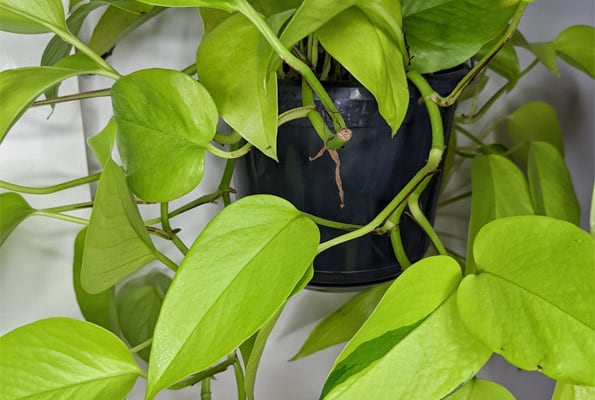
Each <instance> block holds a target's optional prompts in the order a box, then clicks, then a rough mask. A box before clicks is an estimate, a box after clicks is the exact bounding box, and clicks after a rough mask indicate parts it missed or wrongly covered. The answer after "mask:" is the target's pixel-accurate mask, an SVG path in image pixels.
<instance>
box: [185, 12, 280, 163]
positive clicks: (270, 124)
mask: <svg viewBox="0 0 595 400" xmlns="http://www.w3.org/2000/svg"><path fill="white" fill-rule="evenodd" d="M259 41H260V33H259V32H258V30H257V29H256V27H254V25H252V23H251V22H250V21H249V20H248V19H246V18H245V17H243V16H242V15H241V14H236V15H233V16H231V17H229V18H228V19H226V20H225V21H223V22H222V23H221V24H220V25H219V26H217V28H216V29H215V30H214V31H213V32H211V33H210V34H209V35H207V36H206V37H205V38H204V39H203V41H202V43H201V44H200V46H199V48H198V51H197V53H196V67H197V70H198V76H199V77H200V81H201V82H202V83H203V84H204V85H205V87H206V88H207V89H208V90H209V92H210V93H211V94H212V96H213V100H214V101H215V104H217V108H218V109H219V113H220V114H221V117H222V118H223V119H224V120H225V122H227V123H228V124H229V125H230V126H231V127H232V128H233V129H234V130H235V131H237V132H238V133H239V134H240V135H242V137H243V138H244V139H246V140H247V141H248V142H250V143H252V144H253V145H254V146H255V147H256V148H258V149H259V150H260V151H262V152H263V153H264V154H266V155H268V156H269V157H271V158H274V159H276V158H277V139H276V138H277V77H276V75H275V74H274V73H271V74H268V75H267V74H266V71H265V69H266V67H267V66H266V65H265V64H264V63H259V62H258V53H259V52H258V47H259ZM263 45H264V44H263ZM237 60H242V62H241V63H238V62H237ZM265 76H266V79H265V80H266V84H264V83H263V80H262V79H259V77H265ZM265 86H266V87H265Z"/></svg>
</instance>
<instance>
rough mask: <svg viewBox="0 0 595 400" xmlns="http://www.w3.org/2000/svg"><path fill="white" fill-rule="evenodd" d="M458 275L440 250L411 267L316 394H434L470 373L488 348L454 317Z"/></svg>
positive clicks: (446, 390) (444, 392)
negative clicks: (437, 377) (437, 254)
mask: <svg viewBox="0 0 595 400" xmlns="http://www.w3.org/2000/svg"><path fill="white" fill-rule="evenodd" d="M460 279H461V269H460V267H459V265H458V264H457V263H456V262H455V261H454V260H453V259H452V258H449V257H445V256H437V257H430V258H426V259H423V260H422V261H419V262H417V263H416V264H414V265H412V266H411V267H409V268H408V269H407V270H406V271H405V272H404V273H403V274H402V275H401V276H400V277H399V278H397V280H396V281H395V282H394V283H393V284H392V285H391V287H390V288H389V289H388V290H387V291H386V293H385V295H384V297H383V298H382V300H381V301H380V303H379V304H378V307H377V308H376V309H375V310H374V312H373V313H372V315H371V316H370V318H369V319H368V320H367V321H366V323H365V324H364V326H362V328H361V329H360V330H359V331H358V333H357V334H356V335H355V336H354V338H353V339H352V340H351V341H350V342H349V343H348V344H347V346H346V347H345V349H344V350H343V351H342V352H341V354H340V355H339V357H338V358H337V361H336V362H335V365H334V366H333V369H332V370H331V372H330V374H329V377H328V378H327V381H326V383H325V386H324V388H323V393H322V396H321V397H322V398H324V399H325V400H328V399H362V398H373V399H378V400H383V399H387V400H388V399H439V398H443V397H444V396H446V395H447V394H449V393H450V392H452V391H453V390H454V389H455V388H457V387H458V386H459V385H460V384H461V383H462V382H465V381H467V380H468V379H469V377H471V376H473V375H475V373H476V372H477V371H478V370H479V368H481V366H482V365H483V364H484V363H485V362H486V361H487V360H488V358H489V356H490V351H489V350H488V349H487V348H485V347H484V346H483V345H482V344H480V343H479V342H477V341H476V340H475V339H474V338H473V337H472V336H471V335H470V333H468V331H467V330H466V329H465V327H464V326H463V324H462V322H461V321H460V320H459V317H458V314H457V309H456V301H455V300H456V297H455V296H454V293H455V289H456V287H457V285H458V284H459V282H460ZM420 352H421V354H420ZM436 370H439V371H441V377H440V378H441V379H440V380H438V381H437V380H436V379H435V371H436ZM383 383H384V384H383Z"/></svg>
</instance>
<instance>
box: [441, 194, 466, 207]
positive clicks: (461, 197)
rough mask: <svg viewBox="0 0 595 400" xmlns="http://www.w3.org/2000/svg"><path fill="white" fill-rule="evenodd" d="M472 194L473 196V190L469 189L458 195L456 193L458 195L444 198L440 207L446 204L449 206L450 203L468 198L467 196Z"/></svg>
mask: <svg viewBox="0 0 595 400" xmlns="http://www.w3.org/2000/svg"><path fill="white" fill-rule="evenodd" d="M470 196H471V191H468V192H465V193H461V194H458V195H456V196H453V197H451V198H449V199H446V200H442V201H440V202H439V203H438V207H446V206H448V205H450V204H452V203H456V202H457V201H460V200H463V199H466V198H468V197H470Z"/></svg>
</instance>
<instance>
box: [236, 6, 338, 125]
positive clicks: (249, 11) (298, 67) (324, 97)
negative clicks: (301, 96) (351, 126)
mask: <svg viewBox="0 0 595 400" xmlns="http://www.w3.org/2000/svg"><path fill="white" fill-rule="evenodd" d="M237 9H238V11H240V12H241V13H242V14H244V16H246V18H248V19H249V20H250V21H251V22H252V23H253V24H254V25H255V26H256V28H257V29H258V30H259V31H260V33H261V34H262V35H263V36H264V38H265V39H266V41H267V42H268V43H269V44H270V45H271V47H272V48H273V50H274V51H275V52H276V53H277V54H278V55H279V57H281V59H282V60H283V61H285V63H287V65H289V66H290V67H291V68H293V69H294V70H295V71H297V72H299V73H300V75H302V77H303V78H304V79H305V80H306V82H308V85H310V87H311V88H312V90H313V91H314V93H316V95H317V96H318V98H319V99H320V102H321V103H322V105H323V106H324V108H325V109H326V111H327V112H328V114H329V116H330V117H331V119H332V121H333V125H334V126H335V129H336V130H337V131H340V130H341V129H346V128H347V126H346V125H345V121H344V120H343V117H342V116H341V113H339V111H338V110H337V107H336V106H335V103H333V101H332V100H331V98H330V96H329V95H328V93H327V92H326V90H325V89H324V87H322V84H321V83H320V81H319V80H318V78H316V75H315V74H314V72H313V71H312V70H311V69H310V67H308V66H307V65H306V64H305V63H304V62H302V61H301V60H300V59H298V58H297V57H296V56H294V55H293V54H292V53H291V51H289V50H288V49H286V48H285V46H284V45H283V43H281V40H279V38H278V37H277V35H275V33H274V32H273V31H272V30H271V28H270V27H269V25H268V24H267V22H266V21H265V20H264V19H263V17H262V16H261V15H260V14H259V13H258V12H257V11H256V10H255V9H254V8H253V7H252V6H251V5H250V4H249V3H248V2H247V1H240V2H238V8H237Z"/></svg>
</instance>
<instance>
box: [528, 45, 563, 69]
mask: <svg viewBox="0 0 595 400" xmlns="http://www.w3.org/2000/svg"><path fill="white" fill-rule="evenodd" d="M529 50H530V51H531V52H532V53H533V54H534V55H535V57H537V59H538V60H539V61H540V62H541V63H542V64H543V65H545V66H546V68H547V69H549V70H550V71H552V73H553V74H554V75H556V76H558V77H559V76H560V72H559V71H558V57H557V55H556V48H555V47H554V45H553V43H552V42H545V43H531V44H529Z"/></svg>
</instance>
